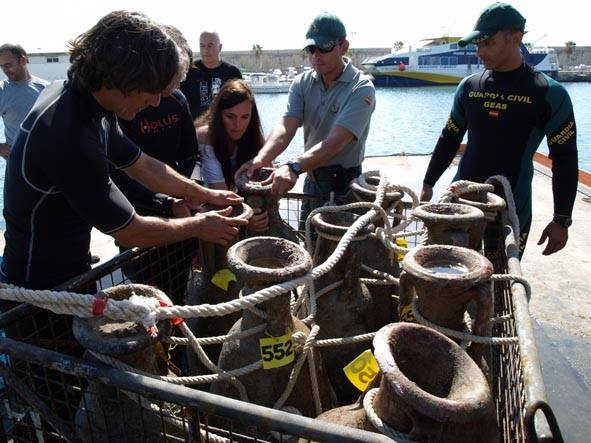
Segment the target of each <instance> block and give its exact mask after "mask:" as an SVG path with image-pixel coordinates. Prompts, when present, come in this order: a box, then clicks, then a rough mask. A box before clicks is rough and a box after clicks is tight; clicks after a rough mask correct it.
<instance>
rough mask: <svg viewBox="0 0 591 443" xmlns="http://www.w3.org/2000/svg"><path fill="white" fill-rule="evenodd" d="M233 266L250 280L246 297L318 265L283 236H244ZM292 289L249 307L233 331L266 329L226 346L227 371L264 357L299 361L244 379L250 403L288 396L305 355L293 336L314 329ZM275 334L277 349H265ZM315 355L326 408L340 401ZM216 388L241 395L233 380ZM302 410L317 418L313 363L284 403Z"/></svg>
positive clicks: (222, 362)
mask: <svg viewBox="0 0 591 443" xmlns="http://www.w3.org/2000/svg"><path fill="white" fill-rule="evenodd" d="M228 266H229V267H230V269H231V270H232V271H233V272H234V273H235V274H236V276H237V277H238V279H239V280H240V281H243V282H244V287H243V289H242V295H243V296H247V295H249V294H252V293H254V292H257V291H259V290H261V289H264V288H267V287H269V286H272V285H276V284H280V283H283V282H286V281H289V280H293V279H295V278H297V277H301V276H303V275H305V274H306V273H307V272H308V271H309V270H310V269H312V258H311V257H310V255H309V254H308V252H307V251H306V250H305V249H304V248H303V247H302V246H300V245H299V244H296V243H293V242H291V241H289V240H285V239H282V238H278V237H252V238H249V239H245V240H242V241H240V242H238V243H236V244H235V245H233V246H232V247H231V248H230V249H229V250H228ZM290 296H291V292H286V293H283V294H280V295H275V296H273V297H271V298H270V299H268V300H266V301H264V302H262V303H260V304H258V305H257V306H256V309H245V310H244V311H243V314H242V317H241V318H240V319H239V320H238V321H237V322H236V323H235V324H234V326H233V327H232V329H231V330H230V331H229V334H234V333H239V332H241V331H248V330H251V329H253V328H255V327H259V326H261V325H263V326H265V327H264V330H261V331H259V332H255V333H253V334H250V335H248V336H246V337H242V338H236V339H232V338H228V339H227V340H226V341H225V342H224V345H223V347H222V351H221V354H220V358H219V362H218V366H219V367H220V368H221V369H222V370H224V371H230V370H233V369H238V368H243V367H245V366H248V365H251V364H253V363H255V362H256V361H258V360H263V364H265V361H266V362H268V363H269V364H271V363H273V362H275V363H278V362H280V361H284V362H285V361H287V360H288V359H287V357H289V355H290V354H292V355H293V360H292V361H291V362H288V363H287V364H284V365H282V366H277V367H273V368H270V369H264V368H262V369H257V370H255V371H254V372H250V373H248V374H246V375H241V376H239V377H238V380H239V382H240V383H241V384H242V385H243V387H244V389H245V392H246V394H247V396H248V400H249V401H250V402H253V403H256V404H259V405H263V406H267V407H273V406H274V405H275V403H276V402H277V400H279V399H280V397H281V396H282V395H283V393H284V391H285V389H286V387H287V385H288V382H289V380H290V374H291V372H292V369H293V367H294V364H295V362H296V361H297V359H298V357H299V356H300V354H301V353H302V348H303V343H301V342H299V343H298V342H296V341H295V340H292V339H291V337H292V336H293V335H294V334H296V333H301V334H300V335H304V336H306V337H307V336H308V335H309V333H310V330H309V328H308V326H306V325H305V324H304V323H303V322H302V321H301V320H300V319H298V318H296V317H294V316H293V315H292V314H291V313H290ZM269 338H275V340H276V346H273V352H271V353H269V349H264V346H266V345H263V344H262V342H261V339H269ZM312 352H313V353H314V362H315V367H314V370H315V371H316V375H317V379H318V384H319V389H320V402H321V406H322V410H325V409H330V408H331V407H332V406H333V405H334V401H333V395H332V392H331V388H330V382H329V380H328V376H327V374H326V372H325V370H324V367H323V365H322V361H321V357H320V354H319V353H318V352H317V351H316V350H313V351H312ZM211 392H213V393H215V394H221V395H224V396H227V397H233V398H240V395H239V391H238V390H237V389H236V387H235V386H234V385H232V384H231V383H230V382H228V381H220V382H215V383H213V384H212V387H211ZM284 406H291V407H294V408H296V409H297V410H298V411H299V412H300V413H301V414H303V415H306V416H308V417H315V416H316V415H318V414H317V411H316V409H315V405H314V402H313V401H312V382H311V376H310V372H309V365H308V364H304V365H303V367H302V369H301V372H300V373H299V376H298V378H297V381H296V384H295V386H294V388H293V390H292V392H291V394H290V395H289V397H288V398H287V401H286V402H285V403H284Z"/></svg>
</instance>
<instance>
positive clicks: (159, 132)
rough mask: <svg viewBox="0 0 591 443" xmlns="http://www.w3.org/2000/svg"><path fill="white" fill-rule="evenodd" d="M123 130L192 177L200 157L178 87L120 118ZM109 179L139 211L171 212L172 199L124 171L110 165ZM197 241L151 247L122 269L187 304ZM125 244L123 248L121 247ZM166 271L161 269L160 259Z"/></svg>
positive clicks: (167, 214) (137, 280) (146, 150)
mask: <svg viewBox="0 0 591 443" xmlns="http://www.w3.org/2000/svg"><path fill="white" fill-rule="evenodd" d="M119 124H120V126H121V129H122V130H123V132H124V133H125V135H126V136H127V137H129V138H130V139H131V140H132V141H133V142H134V143H135V144H136V145H138V146H139V147H140V148H141V150H142V151H143V152H144V153H145V154H148V155H150V156H151V157H154V158H156V159H158V160H160V161H161V162H164V163H166V164H167V165H168V166H170V167H171V168H173V169H174V170H175V171H177V172H178V173H179V174H182V175H183V176H185V177H187V178H191V177H192V174H193V171H194V169H195V165H196V162H197V159H198V156H199V146H198V143H197V134H196V132H195V127H194V126H193V119H192V117H191V113H190V112H189V105H188V103H187V99H186V98H185V96H184V95H183V93H182V92H181V91H180V90H178V89H177V90H175V91H174V92H173V93H172V94H171V95H169V96H168V97H162V99H161V100H160V105H159V106H158V107H153V106H150V107H148V108H146V109H144V110H142V111H140V112H139V113H138V114H137V115H136V116H135V118H134V119H133V120H129V121H128V120H123V119H120V120H119ZM111 178H112V179H113V181H114V182H115V184H116V185H117V187H118V188H119V189H120V190H121V191H122V192H123V194H125V196H126V197H127V198H128V199H129V201H130V202H131V204H132V205H133V207H134V208H135V210H136V211H137V212H138V213H139V214H140V215H147V216H156V217H172V216H173V212H172V209H173V201H174V199H172V198H171V197H168V196H166V195H162V194H158V193H153V192H151V191H149V190H147V189H146V188H145V187H143V186H142V185H141V184H139V183H138V182H136V181H135V180H133V179H132V178H131V177H129V176H128V175H127V174H126V173H125V172H124V171H122V170H120V169H119V170H113V171H112V172H111ZM196 248H197V242H196V240H195V239H188V240H184V241H182V242H178V243H174V244H170V245H166V246H161V247H159V248H152V249H151V250H150V251H147V252H146V253H144V254H143V255H142V256H141V257H139V258H138V259H137V260H134V261H132V262H131V263H127V264H126V265H125V266H124V272H125V274H126V275H127V276H128V277H129V278H130V279H131V280H132V281H134V282H135V283H143V284H148V285H152V286H156V287H158V288H159V289H160V290H162V291H164V293H166V294H167V295H168V296H169V297H170V299H171V300H172V301H173V302H174V304H176V305H184V304H185V293H186V288H187V280H188V278H189V273H190V269H191V260H192V257H193V256H194V254H195V250H196ZM126 249H127V248H124V247H122V248H121V250H122V251H124V250H126ZM164 261H165V262H166V272H164V273H163V272H162V266H163V262H164Z"/></svg>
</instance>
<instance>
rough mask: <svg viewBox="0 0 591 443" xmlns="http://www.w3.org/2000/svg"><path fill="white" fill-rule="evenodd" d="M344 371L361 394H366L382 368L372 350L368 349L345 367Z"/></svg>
mask: <svg viewBox="0 0 591 443" xmlns="http://www.w3.org/2000/svg"><path fill="white" fill-rule="evenodd" d="M343 371H344V372H345V375H346V376H347V378H348V379H349V381H350V382H351V383H352V384H353V385H354V386H355V387H356V388H357V389H359V390H360V391H361V392H364V391H365V390H366V389H367V386H368V385H369V384H370V383H371V382H372V380H373V379H374V378H376V375H378V372H380V367H379V366H378V362H377V361H376V359H375V357H374V356H373V354H372V353H371V350H369V349H367V350H365V351H363V352H362V353H361V354H359V356H358V357H357V358H356V359H355V360H353V361H352V362H351V363H349V364H348V365H347V366H345V367H344V368H343Z"/></svg>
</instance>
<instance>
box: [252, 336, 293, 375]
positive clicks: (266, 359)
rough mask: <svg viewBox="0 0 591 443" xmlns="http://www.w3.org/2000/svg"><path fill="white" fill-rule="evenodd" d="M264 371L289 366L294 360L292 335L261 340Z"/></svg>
mask: <svg viewBox="0 0 591 443" xmlns="http://www.w3.org/2000/svg"><path fill="white" fill-rule="evenodd" d="M259 345H260V347H261V348H260V349H261V358H262V360H263V369H273V368H280V367H281V366H285V365H288V364H289V363H291V362H292V361H293V359H294V352H293V344H292V342H291V334H290V333H287V334H285V335H282V336H281V337H265V338H261V339H259Z"/></svg>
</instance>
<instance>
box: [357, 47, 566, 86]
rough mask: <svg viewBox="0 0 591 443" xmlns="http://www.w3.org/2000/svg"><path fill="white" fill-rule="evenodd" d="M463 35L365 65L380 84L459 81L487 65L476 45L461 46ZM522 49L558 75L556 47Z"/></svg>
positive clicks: (528, 58)
mask: <svg viewBox="0 0 591 443" xmlns="http://www.w3.org/2000/svg"><path fill="white" fill-rule="evenodd" d="M460 38H461V37H447V36H443V37H436V38H429V39H425V40H421V43H420V44H419V45H418V46H416V47H412V46H411V47H409V48H408V50H404V49H398V50H396V51H394V52H392V53H390V54H386V55H382V56H379V57H369V58H366V59H365V60H363V62H362V63H361V65H362V67H363V69H364V70H365V72H366V73H368V74H370V75H372V76H373V78H374V84H375V85H376V86H436V85H456V84H458V83H459V82H460V80H462V79H463V78H464V77H466V76H468V75H471V74H473V73H475V72H478V71H481V70H483V69H484V66H483V65H482V63H481V62H480V60H479V59H478V57H477V55H476V46H475V45H473V44H470V45H468V46H466V47H464V48H460V47H459V46H458V41H459V40H460ZM521 51H522V53H523V56H524V59H525V61H526V62H527V63H529V64H530V65H532V66H534V67H535V68H536V69H538V70H539V71H542V72H545V73H546V74H548V75H550V76H551V77H553V78H556V75H557V73H558V69H559V65H558V58H557V56H556V54H555V52H554V50H553V49H551V48H533V49H529V50H528V48H527V47H526V46H525V45H522V46H521Z"/></svg>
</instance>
